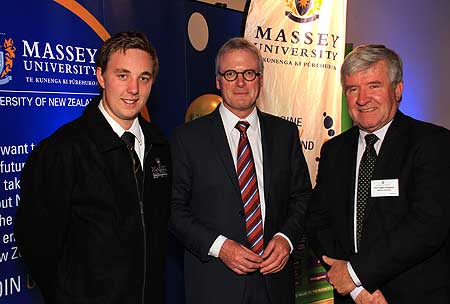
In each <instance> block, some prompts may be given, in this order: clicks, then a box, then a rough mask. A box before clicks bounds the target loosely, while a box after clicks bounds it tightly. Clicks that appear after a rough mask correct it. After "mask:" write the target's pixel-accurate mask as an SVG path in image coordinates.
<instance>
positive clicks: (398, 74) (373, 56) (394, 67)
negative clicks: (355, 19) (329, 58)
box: [341, 44, 403, 87]
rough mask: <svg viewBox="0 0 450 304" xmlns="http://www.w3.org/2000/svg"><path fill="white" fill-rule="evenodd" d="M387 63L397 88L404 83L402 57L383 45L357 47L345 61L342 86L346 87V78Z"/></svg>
mask: <svg viewBox="0 0 450 304" xmlns="http://www.w3.org/2000/svg"><path fill="white" fill-rule="evenodd" d="M381 60H384V62H386V65H387V68H388V73H389V80H390V82H391V85H392V86H393V87H395V86H396V85H397V84H399V83H400V82H402V81H403V64H402V60H401V58H400V56H398V55H397V53H395V52H394V51H393V50H391V49H388V48H387V47H385V46H384V45H381V44H366V45H360V46H358V47H356V48H355V49H354V50H353V51H351V52H350V53H349V54H348V55H347V56H346V57H345V59H344V63H343V64H342V67H341V85H342V87H344V80H345V76H350V75H352V74H354V73H357V72H360V71H364V70H367V69H368V68H370V67H371V66H372V65H374V64H375V63H377V62H379V61H381Z"/></svg>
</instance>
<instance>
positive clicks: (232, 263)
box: [219, 235, 291, 275]
mask: <svg viewBox="0 0 450 304" xmlns="http://www.w3.org/2000/svg"><path fill="white" fill-rule="evenodd" d="M290 249H291V248H290V246H289V243H288V241H287V240H286V239H285V238H284V237H282V236H280V235H276V236H274V237H273V238H272V239H271V240H270V242H269V243H268V244H267V246H266V249H264V253H263V255H262V256H259V255H257V254H256V253H254V252H253V251H251V250H250V249H248V248H246V247H244V246H243V245H241V244H239V243H237V242H235V241H233V240H230V239H227V240H226V241H225V242H224V243H223V245H222V248H221V249H220V252H219V259H220V260H222V262H223V263H224V264H225V265H226V266H227V267H228V268H230V269H231V270H232V271H234V272H235V273H237V274H248V273H251V272H254V271H259V272H261V273H262V274H263V275H267V274H270V273H276V272H278V271H280V270H282V269H283V267H284V266H285V265H286V263H287V261H288V259H289V254H290Z"/></svg>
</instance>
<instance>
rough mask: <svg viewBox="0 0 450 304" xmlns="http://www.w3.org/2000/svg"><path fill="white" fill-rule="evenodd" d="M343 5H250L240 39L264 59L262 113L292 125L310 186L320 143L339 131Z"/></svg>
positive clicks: (265, 1)
mask: <svg viewBox="0 0 450 304" xmlns="http://www.w3.org/2000/svg"><path fill="white" fill-rule="evenodd" d="M346 8H347V1H346V0H333V1H323V0H253V1H251V3H250V7H249V11H248V17H247V22H246V28H245V37H246V38H248V39H250V40H251V41H253V42H254V43H255V45H256V46H257V47H258V48H259V49H260V51H261V53H262V56H263V58H264V88H263V90H262V93H261V96H260V98H259V101H258V106H259V108H260V109H261V110H263V111H265V112H268V113H272V114H274V115H278V116H281V117H283V118H285V119H287V120H290V121H293V122H294V123H296V124H297V126H298V128H299V132H300V137H301V141H302V145H303V148H304V152H305V156H306V160H307V162H308V166H309V170H310V175H311V181H312V182H313V184H314V183H315V176H316V171H317V164H318V157H319V155H320V148H321V146H322V143H323V142H324V141H325V140H327V139H329V138H330V137H332V136H334V135H336V134H338V133H340V131H341V121H340V120H341V100H342V90H341V87H340V77H339V70H340V67H341V64H342V62H343V60H344V53H345V18H346Z"/></svg>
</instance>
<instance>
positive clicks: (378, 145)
mask: <svg viewBox="0 0 450 304" xmlns="http://www.w3.org/2000/svg"><path fill="white" fill-rule="evenodd" d="M391 123H392V120H391V121H390V122H389V123H387V124H386V125H385V126H383V127H382V128H381V129H379V130H377V131H375V132H373V133H372V134H375V135H376V136H377V137H378V140H377V141H376V142H375V144H374V148H375V151H376V152H377V155H378V154H379V152H380V149H381V145H382V143H383V140H384V137H385V136H386V132H387V130H388V129H389V126H390V125H391ZM367 134H369V133H367V132H365V131H363V130H359V138H358V152H357V153H358V154H357V156H356V172H355V176H356V178H355V195H354V204H353V207H354V208H353V210H354V212H353V236H354V237H353V244H354V248H355V252H356V253H357V252H358V246H357V239H356V226H357V225H356V211H357V210H356V206H357V203H356V201H357V193H358V172H359V164H360V163H361V158H362V156H363V154H364V150H365V149H366V140H365V136H366V135H367ZM347 269H348V272H349V274H350V277H351V278H352V280H353V282H354V283H355V285H356V286H357V287H356V288H355V289H353V290H352V291H351V292H350V296H351V297H352V299H353V300H355V299H356V297H357V296H358V295H359V293H360V292H361V291H362V290H363V289H364V287H363V286H361V281H360V280H359V278H358V276H357V275H356V273H355V271H354V270H353V267H352V265H351V264H350V262H347Z"/></svg>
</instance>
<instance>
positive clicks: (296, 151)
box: [170, 38, 311, 304]
mask: <svg viewBox="0 0 450 304" xmlns="http://www.w3.org/2000/svg"><path fill="white" fill-rule="evenodd" d="M262 84H263V61H262V57H261V54H260V53H259V51H258V49H257V48H256V47H255V46H254V45H253V44H251V43H250V42H248V41H247V40H245V39H243V38H233V39H231V40H229V41H227V42H226V43H225V44H224V45H223V46H222V47H221V49H220V50H219V52H218V54H217V57H216V86H217V88H218V89H219V90H220V91H221V94H222V97H223V102H222V103H221V104H220V105H219V106H218V107H217V109H216V110H215V111H214V112H213V113H211V114H210V115H208V116H205V117H203V118H200V119H197V120H195V121H193V122H190V123H188V124H186V125H183V126H181V127H180V128H178V129H177V130H175V132H174V134H173V137H172V157H173V167H174V177H173V188H172V200H171V211H172V215H171V221H170V222H171V224H170V229H171V230H172V232H173V233H174V234H175V236H176V237H177V238H178V239H180V241H181V242H182V243H183V244H184V246H185V248H186V250H185V264H184V266H185V282H186V300H187V303H188V304H193V303H195V304H203V303H205V304H206V303H208V304H209V303H215V304H221V303H224V304H225V303H227V304H228V303H245V304H251V303H255V304H256V303H257V304H269V303H273V304H285V303H286V304H287V303H294V300H295V297H294V278H293V273H294V272H293V263H292V259H289V256H290V253H291V252H292V250H293V248H294V247H295V245H296V244H297V242H298V240H299V237H300V235H301V234H302V232H303V231H304V216H305V210H306V206H307V204H308V202H309V199H310V193H311V183H310V180H309V173H308V168H307V165H306V162H305V159H304V156H303V154H302V151H301V147H300V141H299V135H298V130H297V127H296V126H295V125H294V124H293V123H290V122H288V121H285V120H282V119H281V118H277V117H274V116H272V115H269V114H266V113H263V112H261V111H259V110H258V109H257V107H256V100H257V98H258V96H259V93H260V89H261V87H262Z"/></svg>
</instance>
